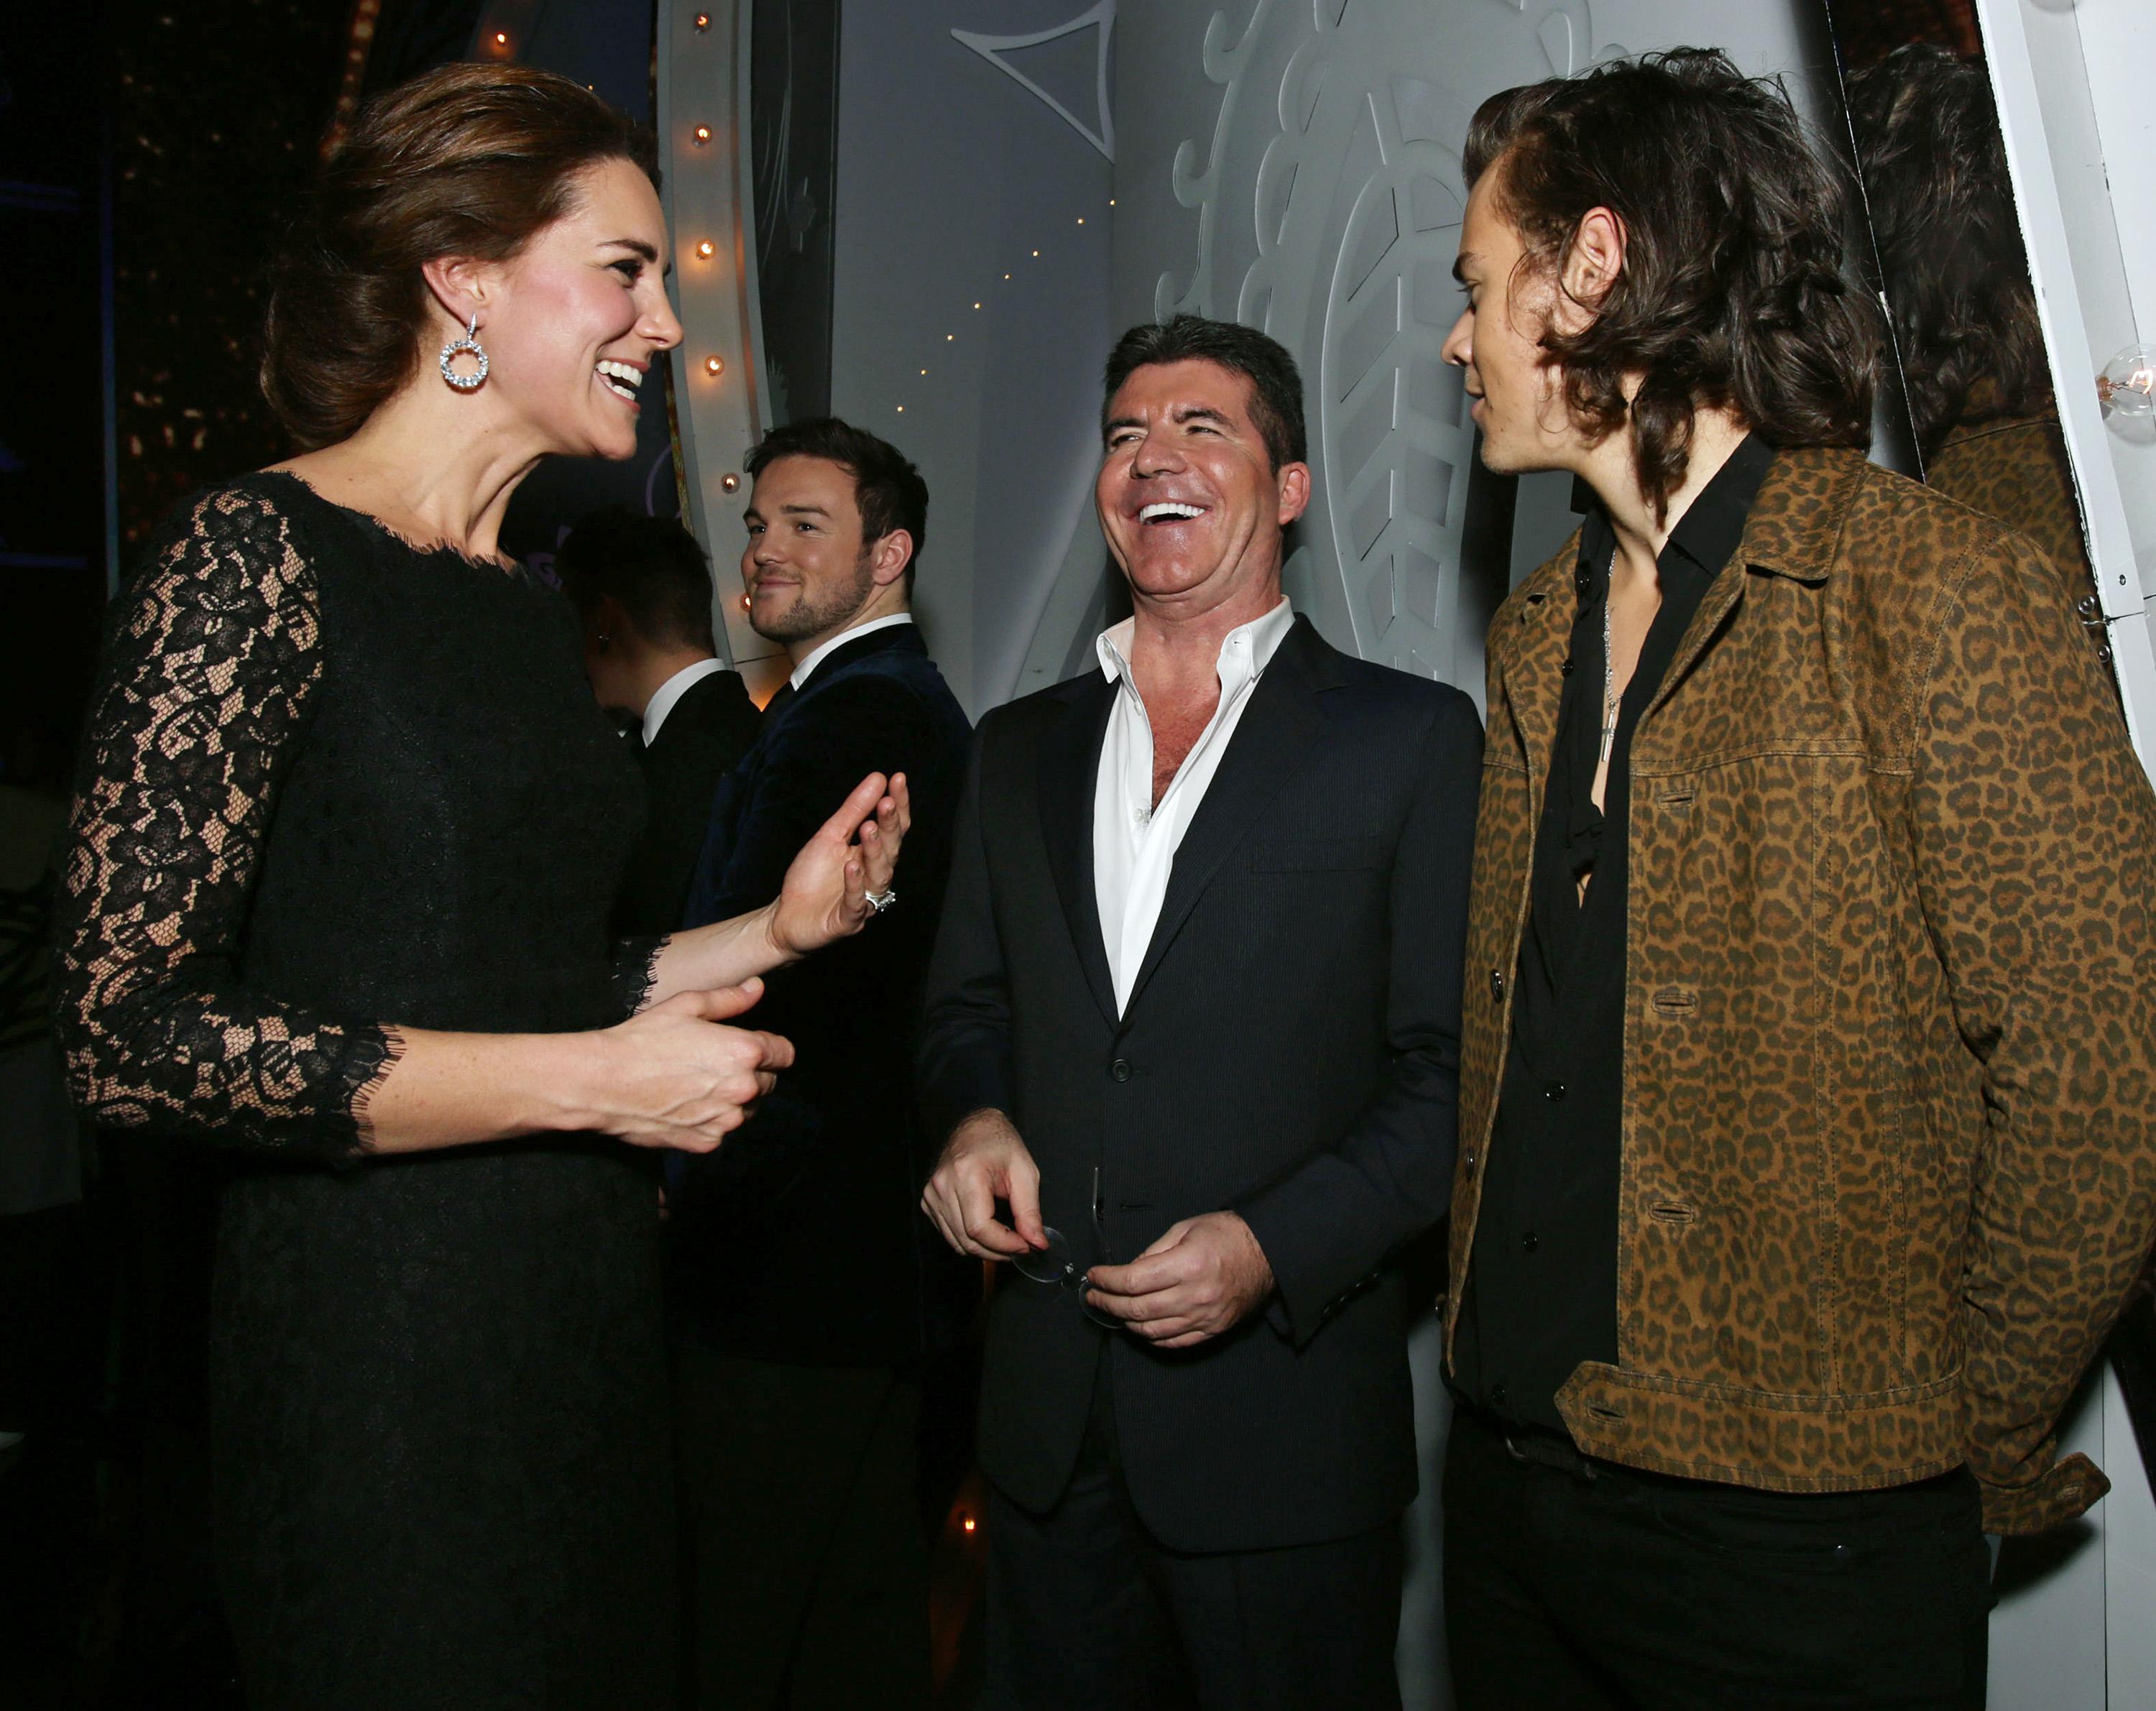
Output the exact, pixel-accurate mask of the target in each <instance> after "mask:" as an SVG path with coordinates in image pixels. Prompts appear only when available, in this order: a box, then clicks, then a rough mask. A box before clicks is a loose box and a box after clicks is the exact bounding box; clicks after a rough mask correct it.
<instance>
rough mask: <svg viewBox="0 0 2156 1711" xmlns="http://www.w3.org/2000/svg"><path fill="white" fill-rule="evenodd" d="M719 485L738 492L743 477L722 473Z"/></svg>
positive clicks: (729, 490) (745, 596)
mask: <svg viewBox="0 0 2156 1711" xmlns="http://www.w3.org/2000/svg"><path fill="white" fill-rule="evenodd" d="M719 486H721V487H722V488H724V489H725V490H726V491H727V492H729V493H738V492H739V491H741V477H740V476H739V475H721V476H720V477H719ZM747 598H748V597H747V595H746V594H744V595H743V596H742V599H744V600H746V599H747Z"/></svg>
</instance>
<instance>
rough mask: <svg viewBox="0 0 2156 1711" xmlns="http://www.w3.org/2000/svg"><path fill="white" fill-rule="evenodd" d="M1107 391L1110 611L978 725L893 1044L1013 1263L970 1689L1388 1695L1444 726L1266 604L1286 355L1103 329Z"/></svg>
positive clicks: (1295, 455)
mask: <svg viewBox="0 0 2156 1711" xmlns="http://www.w3.org/2000/svg"><path fill="white" fill-rule="evenodd" d="M1107 393H1108V398H1107V404H1106V409H1105V411H1104V413H1103V421H1102V429H1103V436H1104V454H1103V457H1102V460H1101V471H1100V475H1099V479H1098V482H1097V485H1096V494H1095V497H1096V506H1097V509H1098V512H1099V516H1100V519H1101V528H1102V530H1103V532H1105V533H1106V537H1107V541H1108V546H1109V549H1110V551H1111V552H1112V553H1113V555H1114V557H1115V558H1116V563H1118V564H1119V565H1120V566H1121V567H1122V570H1123V573H1124V575H1125V577H1126V578H1127V580H1128V582H1129V583H1130V588H1131V596H1132V603H1133V606H1134V609H1135V610H1134V614H1133V616H1132V618H1131V619H1128V620H1127V621H1126V622H1124V623H1122V624H1118V625H1116V627H1115V628H1114V629H1111V630H1109V631H1108V632H1107V633H1106V635H1103V636H1102V637H1101V639H1100V644H1099V653H1100V669H1099V670H1098V671H1088V672H1087V673H1086V674H1085V675H1084V676H1081V677H1080V678H1077V679H1075V680H1073V681H1070V682H1068V683H1065V684H1061V685H1059V686H1056V687H1055V688H1053V689H1050V690H1045V691H1042V692H1041V693H1039V694H1038V695H1034V696H1029V697H1027V698H1026V699H1024V700H1023V701H1018V702H1016V703H1014V704H1013V705H1011V706H1007V707H1004V708H1001V709H999V710H998V711H997V712H994V713H992V714H990V715H989V716H988V718H987V719H986V720H985V721H983V724H982V727H981V731H980V735H979V739H978V742H977V744H976V746H975V750H974V755H973V764H972V773H971V776H970V777H969V778H968V783H967V787H966V794H965V796H964V799H963V800H962V804H961V806H960V809H959V816H958V826H957V832H956V835H955V837H954V840H953V848H954V855H953V860H952V874H951V882H950V890H949V894H948V897H947V903H946V906H945V911H944V918H943V923H942V932H941V934H940V937H939V938H938V942H937V952H936V959H935V961H934V963H933V964H932V967H931V970H930V974H929V1009H928V1013H927V1023H926V1025H925V1028H924V1032H923V1040H922V1051H921V1082H922V1092H923V1103H924V1105H925V1107H926V1108H927V1113H928V1116H929V1118H930V1126H931V1130H932V1133H935V1134H937V1136H939V1137H941V1138H943V1139H944V1142H945V1145H944V1148H943V1152H942V1159H941V1162H940V1163H939V1164H938V1165H937V1169H936V1171H935V1173H934V1174H933V1176H932V1179H931V1180H930V1183H929V1185H928V1189H927V1195H925V1197H924V1200H923V1205H924V1206H925V1208H926V1210H927V1211H928V1213H929V1215H931V1217H932V1219H933V1220H935V1222H936V1224H937V1226H938V1227H939V1228H940V1229H941V1230H942V1233H943V1235H944V1236H945V1237H946V1239H947V1241H949V1242H950V1244H951V1245H952V1246H953V1247H954V1248H956V1249H957V1250H958V1251H960V1252H962V1253H965V1254H968V1255H971V1256H975V1257H978V1258H980V1259H984V1260H990V1261H1015V1264H1014V1265H1013V1266H1011V1267H998V1270H999V1272H1003V1275H1002V1276H1001V1277H1000V1287H998V1291H997V1292H996V1297H995V1302H994V1305H993V1309H992V1312H991V1315H990V1319H989V1331H988V1356H987V1369H986V1373H985V1375H984V1380H983V1402H982V1413H981V1461H982V1465H983V1469H984V1471H985V1472H986V1473H987V1475H988V1479H989V1481H990V1482H991V1485H992V1488H993V1489H992V1499H991V1508H990V1513H989V1515H988V1550H989V1575H988V1636H987V1646H988V1659H987V1676H988V1687H987V1692H986V1693H985V1695H984V1697H983V1704H984V1706H988V1707H993V1708H997V1711H1004V1708H1010V1707H1019V1706H1024V1707H1068V1708H1070V1711H1113V1708H1117V1707H1131V1708H1137V1707H1146V1708H1153V1707H1161V1706H1168V1705H1174V1704H1179V1703H1189V1702H1190V1701H1192V1700H1195V1701H1196V1702H1197V1703H1203V1704H1205V1705H1235V1706H1237V1707H1251V1708H1256V1707H1272V1706H1277V1707H1281V1708H1284V1711H1285V1708H1289V1707H1292V1708H1296V1711H1320V1708H1324V1707H1330V1706H1337V1707H1342V1708H1345V1707H1354V1708H1356V1711H1368V1708H1373V1707H1383V1706H1386V1705H1395V1706H1396V1705H1397V1704H1398V1703H1399V1697H1398V1688H1397V1684H1396V1681H1395V1678H1394V1672H1393V1646H1394V1635H1395V1631H1396V1629H1397V1626H1398V1623H1399V1574H1400V1566H1399V1547H1398V1539H1399V1533H1398V1522H1399V1513H1400V1511H1401V1509H1402V1508H1403V1507H1404V1505H1405V1504H1406V1503H1407V1502H1408V1501H1409V1498H1411V1497H1412V1496H1413V1494H1414V1489H1415V1483H1416V1476H1415V1465H1414V1427H1413V1420H1412V1410H1411V1404H1410V1400H1409V1381H1408V1364H1407V1351H1406V1334H1407V1328H1408V1323H1409V1309H1410V1303H1409V1300H1408V1297H1407V1290H1406V1287H1405V1283H1404V1278H1403V1277H1402V1276H1401V1274H1400V1273H1399V1271H1398V1270H1397V1269H1396V1267H1395V1266H1394V1256H1395V1255H1396V1254H1397V1253H1398V1251H1399V1248H1400V1246H1401V1245H1402V1244H1403V1243H1404V1242H1406V1241H1408V1240H1409V1238H1410V1237H1412V1236H1414V1235H1416V1234H1417V1233H1418V1232H1419V1231H1423V1230H1424V1229H1425V1228H1427V1227H1428V1226H1429V1225H1431V1224H1433V1223H1434V1222H1435V1220H1437V1218H1438V1217H1439V1216H1440V1215H1441V1214H1442V1212H1443V1211H1444V1210H1445V1200H1446V1195H1447V1191H1448V1186H1449V1183H1450V1174H1451V1170H1452V1159H1453V1141H1454V1120H1455V1113H1454V1099H1455V1092H1456V1089H1457V1087H1458V1081H1459V1040H1460V958H1461V950H1462V936H1463V933H1464V927H1465V915H1466V901H1467V870H1468V855H1469V849H1470V845H1471V840H1472V835H1473V822H1474V816H1475V803H1476V788H1477V780H1478V777H1479V773H1480V769H1481V732H1480V729H1479V727H1478V725H1477V722H1476V717H1475V710H1474V707H1473V705H1472V704H1471V702H1470V701H1468V699H1467V697H1466V696H1464V695H1461V694H1460V693H1459V691H1456V690H1453V689H1450V688H1446V687H1444V686H1440V685H1438V684H1435V683H1429V682H1424V681H1421V680H1420V679H1418V678H1414V677H1410V676H1406V675H1405V674H1404V673H1401V672H1398V671H1387V670H1385V669H1384V668H1383V667H1381V666H1377V665H1367V664H1365V663H1363V661H1361V660H1356V659H1353V658H1350V657H1348V656H1347V655H1342V654H1340V653H1338V652H1337V651H1335V650H1333V649H1332V648H1331V647H1329V646H1327V645H1326V644H1325V642H1323V641H1322V640H1320V639H1319V637H1318V635H1317V631H1316V630H1315V629H1312V627H1311V625H1310V624H1309V622H1308V620H1307V619H1301V618H1298V617H1296V615H1295V614H1294V613H1293V611H1292V610H1291V608H1290V607H1289V605H1288V603H1287V602H1286V600H1285V599H1283V598H1282V596H1281V532H1282V531H1283V530H1284V529H1285V528H1286V527H1287V526H1288V525H1289V524H1290V523H1291V522H1293V521H1294V520H1295V519H1296V517H1297V516H1300V515H1301V511H1302V509H1303V507H1304V505H1305V504H1306V501H1307V499H1308V496H1309V488H1310V470H1309V469H1308V467H1307V466H1306V464H1305V462H1304V432H1303V424H1302V395H1301V381H1300V379H1299V378H1298V377H1297V375H1296V369H1295V363H1294V360H1293V358H1292V357H1290V356H1289V355H1288V353H1287V352H1286V351H1285V350H1283V349H1282V348H1281V347H1280V346H1279V345H1277V344H1276V343H1275V342H1273V341H1272V340H1270V338H1267V337H1265V335H1263V334H1262V333H1259V332H1255V331H1251V330H1250V329H1249V328H1246V327H1241V326H1230V325H1226V324H1224V323H1221V322H1218V321H1202V320H1199V319H1197V318H1195V317H1190V316H1183V317H1178V318H1177V319H1176V320H1175V321H1171V322H1169V323H1168V324H1167V325H1165V326H1141V327H1137V328H1135V329H1133V330H1132V331H1131V332H1129V333H1128V334H1127V335H1125V337H1124V338H1123V339H1122V342H1121V343H1119V344H1118V345H1117V347H1116V350H1115V352H1114V353H1113V355H1112V356H1111V357H1110V358H1109V362H1108V369H1107ZM908 847H909V853H910V850H911V845H909V846H908ZM998 1202H1001V1203H1003V1204H1002V1205H1001V1206H1000V1207H999V1206H998V1204H997V1203H998ZM1051 1232H1055V1233H1051ZM1066 1254H1067V1255H1068V1256H1069V1267H1070V1270H1069V1271H1068V1272H1066V1273H1065V1275H1064V1276H1063V1277H1061V1278H1060V1280H1059V1279H1058V1277H1057V1275H1056V1267H1057V1263H1058V1262H1059V1261H1060V1260H1061V1259H1062V1258H1063V1256H1065V1255H1066Z"/></svg>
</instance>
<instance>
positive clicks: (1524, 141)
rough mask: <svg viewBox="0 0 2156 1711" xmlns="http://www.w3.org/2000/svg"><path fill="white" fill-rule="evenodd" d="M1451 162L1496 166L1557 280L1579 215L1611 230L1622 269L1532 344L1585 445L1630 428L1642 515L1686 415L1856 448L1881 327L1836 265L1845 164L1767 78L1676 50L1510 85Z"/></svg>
mask: <svg viewBox="0 0 2156 1711" xmlns="http://www.w3.org/2000/svg"><path fill="white" fill-rule="evenodd" d="M1465 166H1466V176H1467V182H1468V183H1469V184H1470V186H1472V185H1474V184H1475V183H1476V182H1477V181H1479V180H1480V179H1481V177H1482V175H1483V174H1484V173H1485V172H1490V171H1492V170H1493V169H1494V170H1496V172H1499V173H1500V174H1501V177H1500V178H1499V180H1498V182H1497V186H1496V190H1497V207H1498V208H1500V210H1501V212H1502V213H1504V214H1505V215H1506V217H1507V218H1509V219H1510V220H1511V222H1512V224H1513V225H1514V226H1515V227H1516V228H1517V230H1518V232H1519V234H1520V236H1521V238H1522V241H1523V243H1524V244H1525V245H1526V248H1527V259H1526V260H1525V262H1524V263H1523V264H1522V266H1523V269H1532V270H1533V271H1534V272H1535V273H1536V274H1537V275H1542V276H1543V277H1546V278H1548V279H1551V280H1555V281H1557V282H1558V289H1559V290H1563V283H1562V269H1563V261H1564V258H1565V255H1566V254H1567V253H1568V249H1569V248H1570V246H1571V244H1572V241H1573V235H1574V234H1575V233H1576V232H1577V231H1578V229H1579V223H1580V221H1581V220H1582V219H1583V218H1585V216H1586V215H1588V214H1589V213H1591V212H1593V211H1594V209H1596V208H1608V209H1609V211H1610V212H1611V213H1614V214H1615V215H1616V216H1617V217H1618V218H1619V219H1620V221H1621V222H1622V223H1623V224H1624V228H1625V261H1624V266H1623V269H1622V270H1621V272H1620V275H1619V276H1618V277H1617V279H1616V280H1615V281H1614V283H1612V284H1611V285H1610V286H1609V289H1608V290H1607V291H1605V292H1604V294H1603V295H1601V296H1600V297H1599V298H1598V299H1596V300H1595V301H1593V302H1589V303H1584V304H1583V305H1582V307H1584V308H1585V309H1587V310H1589V311H1591V313H1590V316H1589V320H1588V321H1587V324H1586V325H1585V326H1582V327H1581V328H1580V329H1579V330H1578V331H1576V332H1571V333H1566V332H1562V331H1558V330H1557V329H1556V328H1555V327H1554V326H1553V327H1551V328H1550V329H1548V331H1545V332H1544V333H1543V336H1542V347H1543V351H1544V352H1547V353H1548V357H1549V359H1550V360H1551V361H1552V362H1554V363H1555V364H1557V365H1558V367H1560V369H1561V370H1562V373H1563V382H1564V395H1565V402H1566V403H1567V405H1568V408H1569V409H1570V410H1571V413H1572V416H1573V420H1574V421H1575V422H1577V423H1578V424H1579V425H1580V427H1581V428H1582V429H1584V431H1586V432H1587V433H1588V434H1589V435H1590V436H1591V437H1593V438H1594V439H1602V438H1604V437H1606V436H1607V435H1609V434H1614V433H1615V432H1617V431H1618V430H1619V429H1621V428H1623V427H1625V425H1626V424H1628V423H1629V424H1630V428H1631V430H1632V435H1633V440H1634V444H1635V452H1636V460H1637V464H1638V468H1639V477H1640V493H1641V495H1642V496H1644V497H1645V499H1646V501H1648V503H1649V505H1650V506H1651V507H1652V509H1653V511H1654V512H1655V515H1656V516H1657V517H1661V516H1665V515H1666V511H1667V507H1668V503H1669V500H1670V496H1671V495H1672V494H1673V493H1675V492H1676V490H1677V489H1678V488H1679V487H1680V486H1682V485H1683V482H1684V478H1685V471H1686V467H1687V465H1688V464H1689V462H1690V459H1691V425H1692V416H1693V414H1694V412H1695V411H1696V410H1697V409H1699V408H1702V407H1707V408H1727V409H1731V410H1733V411H1735V412H1736V413H1737V414H1739V415H1741V416H1742V417H1743V419H1744V420H1745V421H1746V422H1747V423H1748V424H1749V425H1750V426H1751V428H1752V429H1753V432H1755V433H1757V434H1759V435H1760V436H1761V437H1762V438H1763V439H1766V440H1768V442H1769V443H1771V444H1774V445H1778V446H1799V445H1852V446H1863V445H1866V444H1869V443H1870V441H1871V393H1872V388H1873V385H1874V383H1875V382H1876V377H1877V373H1878V363H1879V337H1878V330H1877V326H1876V316H1875V315H1874V314H1873V313H1872V312H1871V304H1870V301H1869V299H1868V297H1867V296H1866V293H1865V291H1864V290H1863V288H1862V287H1861V285H1859V284H1858V283H1857V281H1856V279H1855V278H1854V277H1853V275H1851V272H1850V270H1849V265H1848V256H1847V253H1846V248H1845V242H1844V234H1845V231H1846V230H1847V210H1848V206H1849V202H1848V197H1847V194H1846V192H1845V185H1844V175H1843V174H1842V173H1840V172H1838V171H1837V170H1836V169H1835V167H1833V166H1832V165H1831V164H1830V161H1829V159H1828V158H1826V157H1823V156H1822V155H1821V154H1820V153H1819V152H1815V150H1814V148H1813V147H1812V146H1811V145H1810V144H1809V141H1808V140H1807V138H1806V136H1805V134H1804V124H1803V121H1801V120H1799V118H1798V116H1797V113H1796V110H1795V109H1794V107H1793V106H1792V105H1790V102H1789V94H1788V91H1787V90H1784V88H1783V87H1782V85H1781V82H1780V80H1779V79H1775V78H1749V77H1747V76H1745V75H1743V73H1742V72H1741V71H1739V70H1738V69H1737V67H1736V66H1735V65H1734V64H1732V63H1731V61H1730V60H1729V59H1728V57H1727V55H1726V54H1722V53H1721V52H1719V51H1717V50H1713V49H1697V48H1680V49H1674V50H1672V51H1671V52H1669V53H1666V54H1651V55H1649V56H1648V57H1646V58H1645V59H1637V60H1627V61H1623V62H1620V63H1615V64H1609V65H1602V66H1598V67H1596V68H1595V69H1594V70H1592V71H1590V72H1588V73H1587V74H1586V75H1584V76H1580V77H1572V78H1556V79H1552V80H1548V81H1547V82H1543V83H1537V84H1528V85H1523V86H1522V87H1521V88H1518V89H1512V90H1505V91H1504V92H1503V93H1502V94H1501V95H1492V96H1491V98H1490V99H1489V100H1486V101H1485V102H1483V104H1482V105H1481V108H1480V109H1479V110H1477V111H1476V115H1475V119H1474V122H1473V124H1472V125H1471V126H1470V127H1469V129H1468V133H1467V149H1466V157H1465ZM1635 377H1636V378H1637V380H1638V386H1637V389H1636V390H1635V391H1634V392H1633V393H1632V396H1631V398H1630V400H1629V401H1628V400H1627V398H1626V397H1625V389H1626V386H1627V384H1628V383H1629V381H1630V380H1631V379H1632V378H1635Z"/></svg>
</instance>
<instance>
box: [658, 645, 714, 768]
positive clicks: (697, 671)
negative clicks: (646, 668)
mask: <svg viewBox="0 0 2156 1711" xmlns="http://www.w3.org/2000/svg"><path fill="white" fill-rule="evenodd" d="M725 670H726V661H725V660H697V661H696V664H695V665H684V666H683V667H682V668H681V669H680V671H676V672H675V674H674V675H673V676H671V677H670V678H668V679H667V680H666V681H665V682H664V683H662V684H660V686H659V687H658V688H657V689H656V690H654V691H652V696H651V699H650V700H649V701H648V702H646V703H645V704H644V747H645V748H650V747H651V745H652V744H653V743H654V742H657V741H658V740H659V727H660V726H661V725H663V724H665V722H666V716H667V714H669V713H670V712H673V711H674V709H675V706H676V705H677V704H678V703H679V702H680V699H681V697H682V696H685V695H686V694H687V693H688V692H689V691H690V689H692V688H694V687H695V686H696V685H697V684H699V683H701V682H702V681H704V680H705V679H706V677H709V676H711V674H712V673H713V672H714V671H725Z"/></svg>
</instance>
